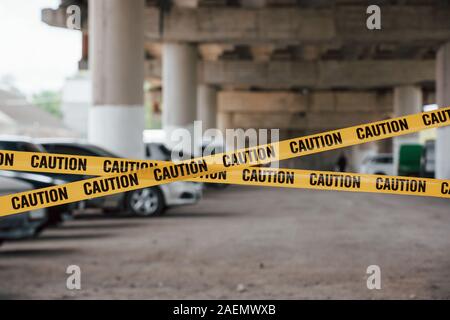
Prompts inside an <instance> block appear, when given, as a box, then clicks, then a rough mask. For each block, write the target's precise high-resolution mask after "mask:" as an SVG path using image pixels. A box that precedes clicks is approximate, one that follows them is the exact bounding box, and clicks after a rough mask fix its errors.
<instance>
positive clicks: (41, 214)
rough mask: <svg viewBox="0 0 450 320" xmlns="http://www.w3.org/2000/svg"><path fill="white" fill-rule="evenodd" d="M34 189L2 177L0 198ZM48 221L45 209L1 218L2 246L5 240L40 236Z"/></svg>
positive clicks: (18, 181) (23, 183) (0, 233)
mask: <svg viewBox="0 0 450 320" xmlns="http://www.w3.org/2000/svg"><path fill="white" fill-rule="evenodd" d="M30 189H33V186H32V185H31V184H29V183H27V182H25V181H20V180H16V179H10V178H5V177H0V196H2V195H6V194H13V193H17V192H23V191H27V190H30ZM46 221H47V213H46V210H45V209H37V210H32V211H29V212H25V213H20V214H13V215H10V216H6V217H0V244H2V242H3V241H5V240H18V239H24V238H30V237H34V236H36V235H37V234H39V233H40V232H41V231H42V230H43V229H44V226H45V223H46Z"/></svg>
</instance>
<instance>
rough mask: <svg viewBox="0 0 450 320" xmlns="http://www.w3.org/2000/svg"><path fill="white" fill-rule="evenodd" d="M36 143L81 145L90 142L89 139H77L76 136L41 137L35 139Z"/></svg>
mask: <svg viewBox="0 0 450 320" xmlns="http://www.w3.org/2000/svg"><path fill="white" fill-rule="evenodd" d="M34 142H35V143H38V144H66V143H69V144H80V145H87V144H89V143H88V142H87V141H85V140H82V139H76V138H39V139H34Z"/></svg>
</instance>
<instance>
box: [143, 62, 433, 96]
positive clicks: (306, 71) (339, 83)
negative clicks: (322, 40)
mask: <svg viewBox="0 0 450 320" xmlns="http://www.w3.org/2000/svg"><path fill="white" fill-rule="evenodd" d="M160 64H161V63H160V62H159V61H156V60H152V61H148V62H147V66H146V72H147V77H150V78H159V77H161V65H160ZM435 70H436V69H435V61H434V60H360V61H317V62H305V61H269V62H254V61H202V62H201V63H200V66H199V81H200V82H203V83H206V84H213V85H222V86H224V85H244V86H256V87H261V88H278V89H287V88H292V87H304V88H317V89H328V88H352V89H355V88H356V89H365V88H380V87H392V86H398V85H409V84H421V83H425V82H434V80H435Z"/></svg>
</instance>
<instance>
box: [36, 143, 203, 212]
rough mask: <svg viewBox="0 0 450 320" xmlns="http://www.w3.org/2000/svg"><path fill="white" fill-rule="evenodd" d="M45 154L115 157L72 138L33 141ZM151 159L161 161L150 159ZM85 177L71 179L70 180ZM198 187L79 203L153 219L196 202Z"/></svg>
mask: <svg viewBox="0 0 450 320" xmlns="http://www.w3.org/2000/svg"><path fill="white" fill-rule="evenodd" d="M36 142H37V143H39V144H40V145H41V146H42V147H43V148H44V149H45V150H46V151H47V152H49V153H58V154H74V155H81V156H97V157H98V156H100V157H113V158H117V156H116V155H115V154H113V153H111V152H109V151H106V150H104V149H102V148H100V147H98V146H94V145H91V144H88V143H86V142H83V141H77V140H72V139H40V140H37V141H36ZM151 159H152V160H164V159H159V158H156V159H155V158H151ZM83 178H88V177H81V176H74V180H80V179H83ZM202 192H203V188H202V184H200V183H196V182H187V181H177V182H172V183H168V184H162V185H158V186H154V187H149V188H144V189H138V190H134V191H129V192H125V193H119V194H114V195H110V196H106V197H100V198H93V199H90V200H87V201H83V202H81V203H80V208H81V209H82V208H86V207H94V208H102V209H103V210H104V211H105V212H120V211H123V210H125V211H126V212H128V213H131V214H132V215H136V216H156V215H161V214H163V213H164V212H165V209H166V208H167V207H170V206H175V205H185V204H194V203H197V202H198V201H199V200H200V198H201V197H202Z"/></svg>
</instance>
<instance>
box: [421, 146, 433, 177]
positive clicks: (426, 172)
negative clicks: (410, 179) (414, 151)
mask: <svg viewBox="0 0 450 320" xmlns="http://www.w3.org/2000/svg"><path fill="white" fill-rule="evenodd" d="M435 159H436V148H435V140H427V141H425V145H424V147H423V151H422V157H421V159H420V176H421V177H426V178H434V176H435V171H436V163H435V161H436V160H435Z"/></svg>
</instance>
